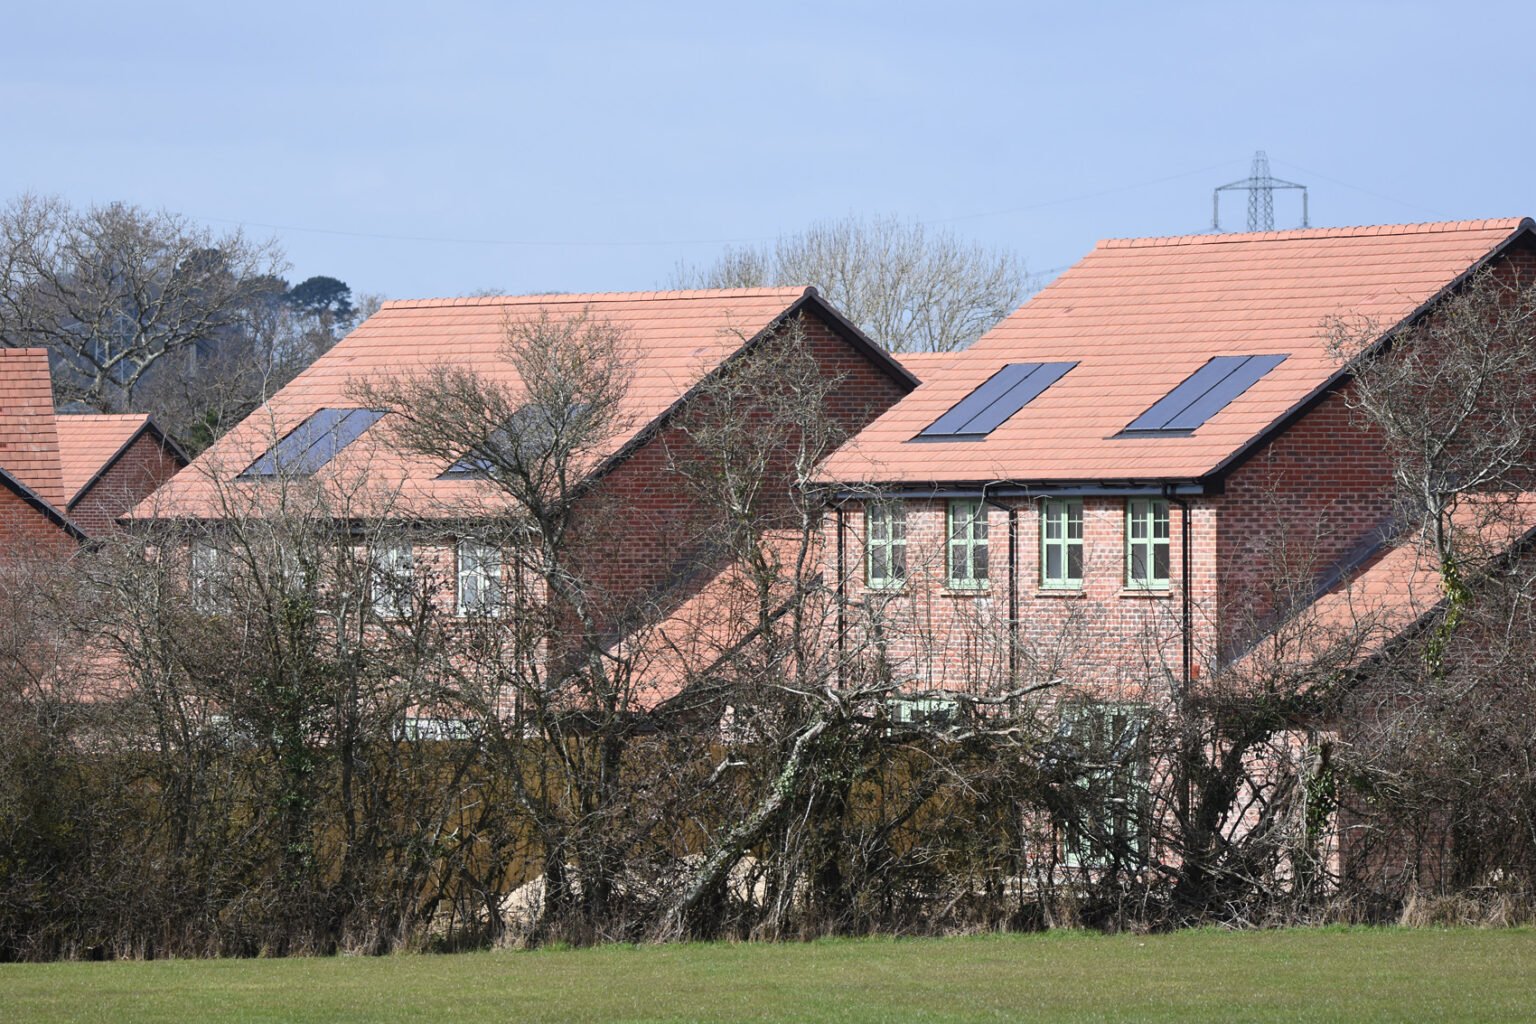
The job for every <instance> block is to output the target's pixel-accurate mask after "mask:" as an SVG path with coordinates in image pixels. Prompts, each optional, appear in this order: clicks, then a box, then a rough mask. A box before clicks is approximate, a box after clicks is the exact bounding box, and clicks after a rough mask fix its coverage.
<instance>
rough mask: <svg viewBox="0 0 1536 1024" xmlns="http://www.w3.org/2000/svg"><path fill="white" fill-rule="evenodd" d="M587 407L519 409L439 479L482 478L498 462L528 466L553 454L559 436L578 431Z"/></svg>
mask: <svg viewBox="0 0 1536 1024" xmlns="http://www.w3.org/2000/svg"><path fill="white" fill-rule="evenodd" d="M590 410H591V404H590V403H588V402H573V403H571V404H570V405H568V406H565V407H563V408H558V409H553V408H549V407H546V406H539V405H524V406H519V407H518V408H517V410H516V411H515V412H513V413H512V415H511V417H510V418H509V419H508V420H507V422H506V423H504V424H502V425H501V426H499V427H497V428H496V429H495V430H494V431H492V432H491V436H490V437H488V438H486V441H485V444H484V446H482V447H479V448H476V449H475V450H473V451H470V452H468V453H467V454H466V455H465V456H464V457H463V458H462V459H460V460H459V461H458V462H455V463H454V464H453V465H451V466H449V467H448V468H447V469H446V470H444V471H443V474H442V475H443V476H486V475H488V474H489V473H490V472H491V470H492V469H494V468H495V467H496V464H497V463H498V462H501V463H502V464H503V465H506V464H507V463H508V462H511V463H514V464H515V463H531V462H536V461H537V460H539V459H541V458H545V457H548V456H550V455H552V454H554V452H555V450H556V448H557V447H559V446H560V444H561V442H560V438H561V436H562V435H564V436H566V437H568V438H569V437H570V436H571V434H572V433H573V432H575V433H576V434H578V436H579V432H580V431H581V430H582V425H583V420H584V418H585V417H587V416H588V414H589V413H590Z"/></svg>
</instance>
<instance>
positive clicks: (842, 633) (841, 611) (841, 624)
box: [835, 505, 848, 686]
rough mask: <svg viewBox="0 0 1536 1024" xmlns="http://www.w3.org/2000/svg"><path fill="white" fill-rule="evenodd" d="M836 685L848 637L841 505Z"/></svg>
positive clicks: (845, 515)
mask: <svg viewBox="0 0 1536 1024" xmlns="http://www.w3.org/2000/svg"><path fill="white" fill-rule="evenodd" d="M835 514H836V516H837V685H838V686H842V685H843V658H844V656H845V654H846V648H847V646H848V644H847V638H848V610H847V605H848V572H847V566H846V559H847V543H848V542H847V532H848V511H847V509H846V508H844V507H843V506H842V505H838V506H837V511H836V513H835Z"/></svg>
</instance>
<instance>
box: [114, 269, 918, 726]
mask: <svg viewBox="0 0 1536 1024" xmlns="http://www.w3.org/2000/svg"><path fill="white" fill-rule="evenodd" d="M578 320H579V321H581V322H584V323H589V324H597V325H602V326H603V327H604V329H611V330H612V331H613V332H614V337H615V339H616V343H617V344H619V345H621V346H622V347H623V349H624V362H625V373H626V375H627V380H626V381H625V386H624V387H623V389H622V391H623V393H622V398H621V399H619V401H618V406H619V407H618V408H617V409H616V410H615V412H616V417H615V418H616V421H617V422H619V423H621V424H622V427H621V429H618V430H616V431H614V432H613V433H612V436H609V437H605V438H604V440H603V443H602V445H601V446H599V447H598V448H597V449H596V450H592V451H584V452H583V453H582V461H581V462H580V464H579V465H576V466H575V467H574V473H573V476H572V479H570V480H569V481H567V486H568V488H569V492H570V493H571V494H572V495H579V496H578V497H576V498H575V501H576V511H575V516H574V519H573V526H572V528H571V534H570V545H569V547H570V551H569V554H570V557H571V563H570V564H571V566H572V567H573V568H574V570H575V571H576V572H577V574H578V576H579V578H580V585H581V587H582V590H583V593H584V596H585V598H586V601H587V604H588V608H586V609H584V610H585V611H587V612H588V613H590V621H591V622H592V623H593V626H592V627H591V628H595V629H597V630H598V631H599V632H600V633H602V636H601V638H600V640H601V641H602V642H603V643H607V644H608V645H609V646H610V647H613V646H615V645H618V644H620V643H622V642H623V640H624V638H625V637H626V636H627V635H629V634H631V633H632V632H633V631H634V630H635V629H636V628H637V627H639V626H642V625H643V626H647V627H654V626H655V625H656V624H657V623H659V622H662V621H665V620H667V619H668V617H669V616H671V615H672V614H673V613H674V612H675V611H676V610H677V609H678V608H680V607H683V606H685V605H687V604H688V603H689V602H690V601H693V600H696V599H697V598H698V595H700V594H707V593H713V592H715V591H717V590H718V587H719V583H718V582H717V581H718V580H719V579H720V578H721V577H722V575H723V574H726V573H727V572H728V570H729V564H728V563H729V558H728V557H727V556H726V555H725V554H723V553H719V552H716V551H715V550H714V549H713V548H711V546H710V544H711V541H710V536H709V535H710V527H711V517H712V516H713V515H714V512H713V510H712V509H710V508H709V507H708V506H707V505H706V504H705V503H703V502H702V501H701V499H700V496H699V494H698V491H697V488H695V487H692V486H690V483H689V480H688V479H687V477H686V475H685V473H684V472H682V470H681V469H680V467H683V466H685V465H687V464H689V463H690V462H691V461H694V460H695V459H696V457H697V455H698V452H697V451H696V449H697V448H698V446H699V444H700V442H699V440H698V436H697V431H696V430H695V429H694V427H695V424H694V423H692V422H691V419H690V418H691V417H692V416H693V414H694V413H695V412H696V411H697V409H698V408H699V407H700V406H701V404H703V403H707V402H717V401H719V395H718V394H716V393H715V391H714V390H712V389H713V387H714V385H715V384H716V383H717V382H718V381H719V380H720V379H721V377H722V375H723V374H725V373H726V372H727V371H728V370H729V368H730V367H732V366H733V365H734V364H735V363H736V362H738V361H740V360H742V359H746V358H749V357H750V356H751V354H752V353H754V352H755V351H758V350H760V349H761V348H762V347H763V346H765V345H767V344H769V343H770V342H771V341H772V340H773V339H776V338H782V337H784V336H786V335H787V334H791V333H792V334H793V335H794V337H795V338H796V339H797V343H798V344H799V346H800V348H801V351H803V352H804V353H805V355H806V357H807V358H808V359H809V360H810V361H811V364H812V365H814V367H815V371H814V376H815V377H816V379H817V380H818V381H820V382H821V384H822V386H824V388H825V393H824V404H825V411H826V413H827V414H828V416H829V418H830V419H831V420H832V421H833V422H834V423H835V424H837V426H838V429H839V430H840V431H841V432H842V434H843V435H845V436H851V435H852V434H854V433H857V431H858V430H859V429H861V428H862V427H863V426H865V425H866V424H868V423H869V422H870V421H871V420H873V419H874V418H875V417H876V416H878V415H879V414H880V413H881V412H884V411H885V410H886V409H888V408H889V407H890V406H891V405H893V404H894V403H895V402H896V401H897V400H899V399H900V398H901V397H902V396H903V395H905V394H907V393H908V392H909V391H910V390H911V389H912V388H913V387H915V386H916V383H917V381H916V378H915V377H913V376H912V375H911V374H910V373H908V372H907V371H906V370H905V369H903V368H902V367H901V365H900V364H899V363H897V362H896V361H894V360H893V359H892V358H891V357H890V356H889V355H888V354H886V353H885V352H884V351H883V350H882V349H880V348H879V347H878V346H876V345H874V344H873V343H871V342H870V341H869V340H868V339H867V338H866V337H864V335H863V334H862V333H861V332H860V331H859V330H858V329H857V328H855V327H854V326H853V325H851V324H850V323H848V322H847V321H846V319H844V318H843V317H842V315H841V314H839V313H838V312H837V311H836V310H835V309H833V308H832V307H831V306H829V305H828V304H827V303H826V302H825V301H824V300H822V299H821V298H820V297H819V296H818V295H817V294H816V293H815V291H814V290H813V289H804V290H802V289H743V290H712V291H692V292H656V293H605V294H592V295H546V296H519V297H506V298H485V299H461V300H427V301H403V302H391V303H387V304H386V305H385V306H384V307H383V309H381V310H380V312H378V313H377V314H375V315H374V316H373V317H371V318H369V319H368V320H367V321H366V322H364V323H363V324H362V325H361V326H359V327H358V328H357V329H356V330H355V331H353V332H352V333H351V334H350V335H348V336H347V337H346V338H345V339H343V340H342V341H341V342H340V343H338V344H337V345H336V346H335V347H334V348H333V349H332V350H331V351H330V352H328V353H327V354H325V355H324V356H322V357H321V358H320V359H319V360H317V361H316V362H315V364H314V365H313V366H311V367H310V368H309V369H308V370H306V371H305V372H304V373H302V374H301V375H299V377H297V378H296V379H295V380H294V381H293V382H292V383H290V384H289V385H288V386H287V387H285V388H283V389H282V391H280V392H279V393H278V394H277V395H275V396H274V397H273V398H272V399H271V400H270V401H269V402H268V403H267V404H266V405H264V406H263V407H262V408H260V409H258V410H257V411H256V412H255V413H253V414H252V415H251V416H250V417H249V418H248V419H247V420H245V421H244V422H242V423H241V424H239V425H238V426H237V427H235V428H234V429H233V430H231V431H230V432H229V433H228V434H227V435H225V436H224V437H223V438H221V439H220V440H219V441H218V442H216V443H215V444H214V445H213V446H211V447H210V448H209V449H208V451H207V452H205V453H204V454H203V455H202V456H200V457H199V458H198V459H197V460H196V461H195V462H193V463H192V465H191V466H189V467H188V468H187V469H186V470H184V471H183V472H182V473H181V474H179V475H178V476H177V477H176V478H175V479H174V480H172V481H171V482H170V483H169V484H168V485H166V486H165V487H163V488H161V489H160V490H159V491H158V492H157V493H156V494H155V495H153V496H152V497H151V498H150V499H148V500H146V501H144V502H142V503H141V504H140V505H139V506H138V508H137V509H136V510H135V511H134V513H133V516H134V518H135V519H136V520H138V521H140V522H142V523H145V524H149V525H152V524H160V525H174V524H177V523H180V524H182V525H183V526H187V527H191V528H193V529H194V531H198V532H199V536H201V537H202V540H200V541H199V542H198V545H199V546H197V547H195V548H194V550H193V553H192V557H193V565H192V570H193V574H194V578H196V577H197V575H198V574H199V567H198V564H197V560H198V558H199V557H202V558H205V559H206V560H207V563H208V564H209V565H212V564H214V563H216V562H217V560H218V558H219V556H218V554H217V551H216V550H214V549H215V548H216V547H217V543H218V533H219V528H220V524H221V523H223V524H228V523H230V522H231V521H233V520H235V519H245V518H250V517H257V518H260V517H263V516H266V517H275V516H279V515H300V516H310V517H322V518H326V519H330V520H334V521H335V522H336V523H337V524H338V526H340V527H342V528H343V529H344V532H345V530H348V529H350V530H351V531H352V533H351V536H352V537H353V540H352V541H351V543H355V544H358V545H361V546H363V547H365V548H367V549H368V550H367V551H366V552H364V555H363V556H364V557H367V558H369V559H371V560H372V561H373V563H374V566H373V568H374V577H375V584H374V586H375V591H376V592H375V594H374V597H373V601H372V603H373V612H374V614H375V616H376V617H379V618H383V619H391V618H400V617H402V616H405V615H407V614H408V613H409V611H410V608H411V607H412V602H413V601H421V600H427V601H432V602H434V603H436V605H437V606H438V607H440V608H441V609H442V610H443V611H445V612H446V613H448V614H449V615H458V616H468V615H472V614H476V613H479V612H489V611H494V609H495V607H496V606H497V605H498V604H500V603H501V602H502V601H504V600H506V599H507V597H508V596H510V595H512V594H514V593H517V594H520V595H522V597H521V598H520V599H527V600H529V601H531V602H532V604H534V605H537V604H540V603H542V602H543V601H545V600H546V598H547V596H548V595H547V588H546V583H547V581H545V580H541V579H540V572H541V569H540V567H539V566H538V565H537V564H536V563H535V562H530V561H529V559H537V557H538V553H537V551H536V550H535V548H536V545H531V544H525V543H521V542H519V541H517V540H516V539H514V538H509V537H508V536H507V535H506V534H505V533H502V534H497V535H494V536H493V535H490V534H488V533H487V527H488V525H489V524H494V523H497V522H498V521H503V520H507V521H510V520H515V519H517V518H518V517H519V516H521V515H523V513H524V512H525V511H526V510H520V509H518V508H515V507H514V505H515V504H516V502H515V501H514V500H513V499H512V498H511V497H510V496H509V494H508V493H507V492H506V491H505V490H503V489H501V488H499V487H498V486H497V483H496V481H495V479H493V477H494V475H495V474H494V471H492V470H489V469H487V468H485V467H483V466H481V465H480V463H481V462H483V461H484V460H483V459H482V458H481V457H480V456H478V455H477V453H476V452H475V451H473V450H464V451H453V452H451V453H444V455H443V457H437V458H434V457H425V456H422V455H419V454H418V455H412V454H408V453H406V452H403V451H402V450H401V449H400V446H399V444H398V442H397V439H396V436H395V435H393V434H392V433H391V426H392V424H391V419H390V417H389V416H388V415H387V414H386V411H385V410H380V409H375V408H367V407H365V403H364V401H363V399H362V398H360V397H359V396H360V393H361V392H360V389H365V388H367V387H368V386H384V387H388V386H390V385H391V384H392V383H398V382H401V381H406V380H411V379H423V378H424V377H425V376H426V375H430V374H433V373H442V372H447V373H450V374H452V373H463V374H468V375H470V376H471V377H472V378H473V379H475V380H477V381H480V382H484V383H485V384H487V385H488V386H490V387H492V388H496V389H501V390H500V391H499V394H500V395H502V396H504V397H506V398H507V400H508V401H509V403H510V404H511V405H513V406H518V408H519V409H527V408H530V407H531V406H530V405H519V403H520V402H522V401H523V399H520V398H518V397H517V396H518V395H519V394H524V393H525V392H526V388H525V385H524V382H523V381H522V380H521V378H520V376H519V373H518V371H517V369H516V367H515V366H514V365H513V363H512V362H511V361H509V359H508V358H507V352H506V346H507V342H508V332H509V329H512V330H514V331H515V330H516V329H517V328H516V326H515V325H517V324H528V323H537V322H544V323H547V324H554V325H559V324H563V323H571V322H576V321H578ZM509 325H512V326H510V327H509ZM460 379H462V378H460ZM580 404H581V403H580V402H579V401H578V402H577V403H576V406H575V407H579V406H580ZM722 412H727V413H728V412H729V410H722ZM518 414H519V413H518V412H517V411H515V410H514V411H513V417H514V418H515V417H516V416H517V415H518ZM494 433H495V431H492V434H493V435H494ZM762 483H763V488H764V490H765V492H766V493H768V494H769V495H770V496H771V495H774V494H779V495H781V496H785V497H787V496H788V495H789V493H790V489H791V488H792V487H793V486H794V484H793V481H792V479H791V478H790V477H789V476H788V475H786V474H785V472H784V470H783V467H782V466H777V465H773V466H769V467H768V469H767V471H766V477H765V479H764V480H763V481H762ZM300 495H302V498H301V497H300ZM771 503H772V501H771V500H770V504H771ZM548 628H549V630H550V633H551V636H552V637H553V638H554V639H553V640H551V641H550V642H552V643H554V644H556V645H559V644H561V643H569V644H570V646H571V647H573V648H574V647H576V646H579V644H578V643H577V641H576V639H575V638H573V637H572V636H571V632H572V630H574V629H577V628H579V627H577V626H576V625H575V624H574V622H572V621H563V622H561V623H558V624H556V625H553V626H549V627H548ZM562 636H563V639H561V637H562ZM592 639H593V638H591V637H587V638H585V639H584V641H583V642H585V643H587V644H590V643H591V641H592ZM681 641H682V638H680V637H679V638H676V640H675V641H674V642H673V645H674V646H675V645H676V643H677V642H681ZM680 685H681V682H680V677H679V675H678V674H677V673H676V672H675V671H671V670H669V671H667V672H664V673H663V672H657V673H655V677H654V678H648V679H642V680H639V681H638V683H637V685H636V688H635V692H634V694H633V698H632V701H631V702H630V703H631V704H632V706H633V707H635V708H641V707H650V706H654V705H655V704H656V703H658V702H660V701H662V700H665V699H666V698H667V697H669V696H672V695H674V694H675V691H676V689H677V688H678V687H679V686H680Z"/></svg>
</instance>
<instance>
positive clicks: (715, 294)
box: [379, 285, 805, 309]
mask: <svg viewBox="0 0 1536 1024" xmlns="http://www.w3.org/2000/svg"><path fill="white" fill-rule="evenodd" d="M803 294H805V288H804V287H803V286H800V285H794V286H788V287H775V288H694V289H682V290H676V291H648V292H537V293H533V294H529V295H470V296H459V297H457V298H422V299H390V300H388V301H386V302H384V303H383V304H382V305H380V307H379V308H380V309H423V308H436V307H444V306H527V305H536V304H549V303H561V304H565V303H571V302H593V303H597V302H635V301H646V302H649V301H663V300H674V301H676V300H695V299H698V300H706V299H735V298H741V299H777V298H798V297H799V296H801V295H803Z"/></svg>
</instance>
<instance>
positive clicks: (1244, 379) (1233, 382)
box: [1120, 355, 1285, 437]
mask: <svg viewBox="0 0 1536 1024" xmlns="http://www.w3.org/2000/svg"><path fill="white" fill-rule="evenodd" d="M1283 362H1285V356H1283V355H1279V356H1217V357H1216V358H1214V359H1212V360H1210V361H1208V362H1207V363H1206V364H1205V365H1204V366H1202V367H1200V369H1198V370H1196V371H1195V372H1194V373H1192V374H1190V375H1189V376H1188V377H1186V378H1185V379H1184V381H1183V383H1181V384H1180V385H1179V386H1178V387H1176V388H1174V389H1173V390H1172V391H1170V392H1168V394H1167V395H1166V396H1164V397H1163V398H1162V399H1160V400H1158V402H1157V403H1156V404H1155V405H1153V406H1152V408H1150V409H1148V410H1147V411H1146V412H1144V413H1142V414H1141V415H1140V416H1138V417H1136V419H1135V420H1134V421H1133V422H1132V423H1131V425H1130V426H1128V427H1126V428H1125V429H1124V430H1123V431H1121V433H1120V436H1122V437H1124V436H1136V435H1152V436H1155V435H1173V436H1176V437H1181V436H1184V435H1186V434H1192V433H1194V431H1195V428H1196V427H1199V426H1200V425H1201V424H1203V423H1204V422H1205V421H1206V420H1208V419H1210V418H1211V417H1212V416H1214V415H1216V414H1217V413H1218V412H1220V411H1221V410H1223V409H1225V408H1226V407H1227V406H1228V405H1230V404H1231V403H1232V400H1233V399H1235V398H1236V397H1237V396H1238V395H1241V394H1242V393H1243V392H1244V391H1247V390H1248V389H1249V388H1251V387H1253V385H1255V384H1257V383H1258V381H1259V379H1260V378H1261V377H1263V376H1264V375H1265V374H1267V373H1268V372H1269V371H1270V370H1273V369H1274V368H1275V367H1277V366H1279V365H1280V364H1281V363H1283Z"/></svg>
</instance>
